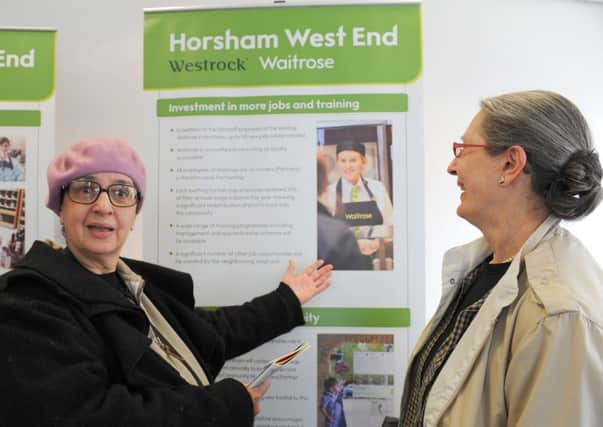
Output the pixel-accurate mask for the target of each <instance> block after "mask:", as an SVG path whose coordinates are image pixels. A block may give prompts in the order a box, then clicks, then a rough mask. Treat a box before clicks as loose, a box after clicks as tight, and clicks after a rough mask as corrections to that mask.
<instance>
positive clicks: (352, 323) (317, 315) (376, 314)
mask: <svg viewBox="0 0 603 427" xmlns="http://www.w3.org/2000/svg"><path fill="white" fill-rule="evenodd" d="M218 308H220V307H216V306H206V307H197V309H198V310H207V311H215V310H217V309H218ZM302 310H303V312H304V319H305V320H306V326H323V327H324V326H348V327H367V328H408V327H409V326H410V308H326V307H320V308H309V307H302Z"/></svg>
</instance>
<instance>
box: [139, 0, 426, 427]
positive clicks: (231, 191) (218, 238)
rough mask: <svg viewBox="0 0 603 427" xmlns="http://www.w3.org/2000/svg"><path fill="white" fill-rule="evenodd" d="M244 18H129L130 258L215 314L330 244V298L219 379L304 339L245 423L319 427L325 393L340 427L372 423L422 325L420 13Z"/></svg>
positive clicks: (296, 10) (386, 404)
mask: <svg viewBox="0 0 603 427" xmlns="http://www.w3.org/2000/svg"><path fill="white" fill-rule="evenodd" d="M244 6H245V7H240V8H215V9H212V8H203V9H155V10H146V11H145V18H144V25H145V30H144V89H145V133H144V144H145V145H144V154H145V164H146V165H147V168H148V171H147V172H148V178H149V186H150V188H152V189H153V191H149V192H148V197H147V199H146V201H145V212H144V218H143V222H144V258H145V259H146V260H148V261H151V262H156V263H159V264H161V265H165V266H168V267H172V268H175V269H179V270H183V271H187V272H189V273H190V274H191V275H192V276H193V278H194V282H195V289H194V292H195V299H196V304H197V305H198V306H202V307H216V306H224V305H232V304H239V303H242V302H244V301H245V300H248V299H250V298H252V297H254V296H256V295H259V294H261V293H264V292H268V291H270V290H272V289H274V288H275V287H276V285H277V284H278V282H279V280H280V278H281V276H282V274H283V273H284V271H285V269H286V267H287V261H288V260H289V259H292V260H294V261H295V263H296V264H297V266H298V267H299V268H301V267H302V266H305V265H307V264H309V263H310V262H312V261H313V260H314V259H316V257H317V256H319V255H320V254H321V253H323V251H324V248H325V247H329V248H330V250H329V251H327V254H328V255H327V256H325V258H326V259H327V260H328V261H329V260H330V259H329V257H331V256H332V257H333V258H332V259H333V260H335V259H336V260H337V263H336V270H335V271H334V272H333V277H332V282H333V285H332V287H331V288H330V289H329V290H328V291H327V292H325V293H324V294H321V295H320V296H318V297H317V298H315V299H314V300H312V301H311V302H310V303H309V304H308V306H307V307H304V316H305V319H306V326H305V327H302V328H297V329H296V330H294V331H293V332H291V333H289V334H287V335H285V336H282V337H279V338H278V339H275V340H273V341H272V342H270V343H268V344H266V345H264V346H262V347H261V348H259V349H256V350H254V351H252V352H250V353H248V354H246V355H244V356H243V357H240V358H238V359H236V360H233V361H231V362H229V363H228V364H227V365H226V366H225V368H224V370H223V373H222V375H224V376H229V377H234V378H237V379H239V380H241V381H243V382H248V381H250V380H251V379H252V378H253V377H254V376H255V375H256V374H257V373H258V371H259V370H261V369H262V368H263V367H264V365H265V364H266V362H267V361H269V360H271V359H273V358H274V357H275V356H277V355H279V354H282V353H286V352H288V351H290V350H291V349H292V348H294V347H295V346H296V345H298V344H301V343H302V342H306V341H307V342H309V343H310V345H311V347H310V348H309V349H308V350H307V351H306V352H305V353H304V354H303V355H300V357H299V358H298V359H296V360H294V361H292V362H291V363H290V364H288V365H287V366H286V367H283V368H282V369H281V370H279V371H278V372H277V373H276V374H275V375H274V376H273V380H272V386H271V388H270V390H269V391H268V394H267V395H266V396H265V398H264V400H263V402H262V412H261V414H260V415H259V416H258V417H257V419H256V426H258V427H259V426H270V427H277V426H285V425H286V426H295V427H302V426H305V427H310V426H317V425H323V422H324V421H323V420H324V418H325V415H324V411H321V408H323V410H324V408H326V407H327V406H328V405H327V403H328V401H329V399H330V398H331V397H330V396H331V395H332V392H331V391H330V390H325V389H324V387H323V384H325V383H329V381H331V380H330V379H333V381H334V382H335V383H336V384H337V386H336V388H337V389H339V390H340V391H341V396H342V397H343V408H344V412H345V416H346V419H347V422H348V425H350V426H373V425H375V426H377V425H380V422H381V420H382V419H383V417H384V416H386V415H392V414H396V413H397V410H398V405H399V401H400V397H401V394H402V379H403V376H404V370H405V368H406V366H405V364H406V360H407V358H408V352H409V346H410V343H411V342H412V341H413V340H414V339H416V334H417V333H418V332H417V329H418V330H420V329H421V327H422V324H418V325H417V324H415V323H413V322H414V320H413V321H411V319H421V318H422V317H423V307H424V290H423V281H424V265H425V260H424V222H423V221H424V220H423V218H424V203H423V188H424V177H423V141H422V112H421V110H422V88H421V81H420V77H421V72H422V63H421V24H420V23H421V17H420V13H421V6H420V3H419V2H403V1H402V2H396V3H393V2H390V3H388V4H348V5H345V4H340V3H338V4H335V5H333V4H331V5H329V4H324V5H322V4H321V5H312V6H281V5H272V6H269V7H249V6H248V5H247V4H245V5H244ZM317 154H319V155H320V156H322V158H323V159H324V160H325V162H326V164H327V177H326V179H327V181H328V182H326V183H325V186H324V187H325V188H322V189H321V190H319V189H318V188H317ZM359 177H360V178H359ZM358 182H360V184H358ZM319 187H320V186H319ZM350 189H352V190H351V191H350ZM319 193H320V194H319ZM339 235H342V236H346V239H347V240H346V242H348V243H349V242H350V241H351V242H353V244H352V246H353V247H344V246H345V245H343V244H342V243H341V242H342V240H338V239H339V237H341V236H339ZM338 236H339V237H338ZM333 239H335V240H334V241H333ZM351 252H353V253H354V254H355V255H354V257H352V256H348V254H349V253H351ZM321 256H324V255H321ZM352 260H353V261H352ZM332 262H335V261H332Z"/></svg>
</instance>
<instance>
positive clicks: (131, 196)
mask: <svg viewBox="0 0 603 427" xmlns="http://www.w3.org/2000/svg"><path fill="white" fill-rule="evenodd" d="M61 189H62V190H63V191H65V192H67V195H68V196H69V199H71V201H72V202H74V203H80V204H82V205H91V204H92V203H94V202H96V201H97V200H98V198H99V197H100V194H101V193H102V192H103V191H104V192H105V193H107V195H108V196H109V201H110V202H111V204H112V205H113V206H116V207H118V208H127V207H130V206H134V205H135V204H136V203H137V202H138V199H139V197H140V196H139V194H140V193H139V192H138V190H137V189H136V187H134V186H133V185H128V184H111V185H109V186H108V187H107V188H103V187H101V185H100V184H99V183H98V182H95V181H88V180H75V181H71V182H70V183H69V184H67V185H63V186H62V187H61Z"/></svg>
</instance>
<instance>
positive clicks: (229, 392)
mask: <svg viewBox="0 0 603 427" xmlns="http://www.w3.org/2000/svg"><path fill="white" fill-rule="evenodd" d="M145 192H146V181H145V169H144V166H143V164H142V162H141V161H140V158H139V157H138V155H137V154H136V152H135V151H134V150H132V148H131V147H129V146H128V145H127V144H125V143H123V142H121V141H119V140H109V139H107V140H87V141H80V142H77V143H75V144H73V145H71V146H70V147H69V148H68V149H67V150H66V151H65V152H63V153H61V154H59V155H58V156H57V157H56V158H55V159H54V160H53V161H52V162H51V163H50V165H49V167H48V198H47V207H48V208H49V209H50V210H52V211H53V212H54V213H56V214H57V215H58V216H59V218H60V222H61V225H62V227H63V232H64V235H65V240H66V243H67V246H66V247H65V248H56V247H53V246H51V245H48V244H46V243H43V242H39V241H37V242H35V243H34V245H33V246H32V248H31V249H30V251H29V252H28V253H27V254H26V255H25V257H24V258H23V259H22V260H21V262H19V263H18V264H17V265H16V266H15V268H14V269H13V270H12V271H10V272H9V273H7V274H5V275H4V276H2V277H0V342H1V343H2V344H1V345H0V395H1V396H2V399H0V426H2V427H8V426H23V427H27V426H57V427H59V426H60V427H67V426H82V427H96V426H129V427H138V426H140V427H143V426H144V427H153V426H157V427H159V426H179V427H186V426H195V427H200V426H216V427H218V426H224V427H244V426H252V425H253V419H254V415H255V414H257V413H258V411H259V401H260V399H261V397H262V396H263V394H264V393H265V392H266V390H267V389H268V386H269V385H268V384H267V383H265V384H262V385H260V386H258V387H255V388H251V387H249V386H247V385H245V384H242V383H240V382H239V381H236V380H234V379H224V380H221V381H217V382H216V381H215V378H216V376H217V375H218V373H219V371H220V369H221V368H222V366H223V364H224V362H225V361H226V360H228V359H230V358H233V357H236V356H238V355H241V354H243V353H245V352H247V351H249V350H251V349H253V348H255V347H257V346H258V345H260V344H263V343H265V342H267V341H269V340H270V339H272V338H274V337H276V336H278V335H280V334H282V333H285V332H287V331H289V330H291V329H292V328H294V327H296V326H298V325H302V324H303V323H304V320H303V314H302V310H301V304H303V303H305V302H306V301H308V300H309V299H311V298H312V297H313V296H314V295H316V294H318V293H319V292H321V291H323V290H324V289H326V288H327V287H328V286H329V284H330V282H329V276H330V274H331V269H332V267H331V266H330V265H327V266H323V263H322V261H317V262H315V263H313V264H311V265H309V266H308V267H307V268H306V269H304V271H303V272H302V273H301V274H297V275H296V274H295V266H294V264H293V262H290V263H289V266H288V268H287V271H286V273H285V275H284V276H283V279H282V282H281V283H280V284H279V286H278V288H277V289H276V290H274V291H273V292H271V293H269V294H266V295H263V296H260V297H258V298H255V299H253V300H252V301H250V302H247V303H245V304H244V305H242V306H237V307H225V308H222V309H218V310H217V311H214V312H208V311H201V310H195V304H194V299H193V283H192V279H191V276H190V275H188V274H186V273H183V272H179V271H176V270H172V269H169V268H165V267H161V266H158V265H153V264H149V263H146V262H142V261H136V260H132V259H127V258H123V257H121V256H120V252H121V249H122V247H123V245H124V243H125V242H126V239H127V238H128V235H129V233H130V231H131V229H132V227H133V226H134V223H135V221H136V215H137V213H138V212H139V211H140V209H141V207H142V204H143V201H144V198H145Z"/></svg>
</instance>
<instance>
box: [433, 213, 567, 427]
mask: <svg viewBox="0 0 603 427" xmlns="http://www.w3.org/2000/svg"><path fill="white" fill-rule="evenodd" d="M558 224H559V220H558V219H556V218H554V217H552V216H551V217H549V218H547V219H546V220H545V221H544V222H543V223H542V224H541V225H540V226H539V227H538V228H537V229H536V231H534V233H533V234H532V235H531V236H530V237H529V238H528V240H527V241H526V242H525V243H524V245H523V246H522V247H521V249H520V250H519V253H518V255H516V256H515V257H514V259H513V262H512V263H511V265H510V266H509V269H508V270H507V272H506V273H505V275H504V276H503V277H502V278H501V279H500V281H499V282H498V283H497V284H496V286H495V287H494V288H493V289H492V291H491V292H490V295H489V296H488V298H486V301H484V304H483V305H482V307H481V308H480V310H479V311H478V313H477V315H476V316H475V318H474V319H473V321H472V322H471V324H470V325H469V327H468V328H467V330H466V331H465V333H464V334H463V337H462V338H461V340H460V341H459V342H458V344H457V346H456V347H455V349H454V350H453V352H452V354H451V355H450V357H449V358H448V360H447V361H446V363H445V364H444V366H443V368H442V370H441V371H440V373H439V375H438V377H437V379H436V381H435V382H434V384H433V386H432V388H431V391H430V393H429V396H428V398H427V402H426V405H425V419H424V421H425V425H427V426H432V425H433V426H435V425H437V423H438V421H439V420H440V418H441V417H442V415H443V414H444V412H445V411H446V409H447V408H448V407H449V406H450V404H451V403H452V402H453V400H454V398H455V396H457V395H458V393H459V390H460V388H461V387H462V385H463V383H464V382H465V379H466V378H467V376H468V375H469V373H470V372H471V370H472V368H473V366H474V364H475V362H476V360H477V358H478V357H479V356H480V354H482V352H483V351H485V348H486V347H487V345H489V342H490V339H491V338H492V333H493V330H494V327H495V325H496V320H497V319H498V316H499V315H500V313H501V311H502V310H503V309H504V308H505V307H507V306H509V305H510V304H512V303H513V301H515V299H516V298H517V295H518V292H519V289H518V280H517V278H518V276H519V274H520V273H521V270H522V269H523V265H524V262H523V259H524V257H525V256H526V254H528V253H530V252H531V251H532V250H534V248H535V247H536V246H537V245H538V244H539V243H540V242H541V241H542V240H544V239H545V238H547V237H548V236H550V235H551V231H552V230H554V229H555V227H557V225H558ZM490 252H491V251H490V249H489V247H488V245H487V243H486V241H485V239H483V238H482V239H478V240H477V241H474V242H472V243H470V244H468V245H465V246H462V247H460V248H456V249H452V250H451V251H449V252H448V253H447V254H446V256H445V258H444V260H445V261H444V265H445V266H446V267H445V270H444V284H446V277H448V278H454V279H455V281H456V283H460V281H462V280H463V278H464V276H465V275H466V274H467V273H468V272H469V271H470V270H471V269H472V268H474V267H475V266H476V265H477V264H478V263H479V262H481V261H483V259H484V258H485V257H486V256H487V255H488V254H489V253H490ZM463 258H464V259H466V260H467V261H466V262H463V260H462V259H463ZM449 280H450V279H449ZM449 293H450V294H453V293H454V292H450V291H449ZM443 298H444V297H443ZM451 299H452V297H451V296H450V297H449V300H451ZM448 304H449V301H448V302H447V303H446V306H445V307H440V309H438V311H437V313H436V316H438V322H439V319H440V318H441V316H442V315H443V313H444V312H445V310H446V307H447V306H448ZM433 325H437V322H436V321H435V318H434V322H433Z"/></svg>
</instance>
